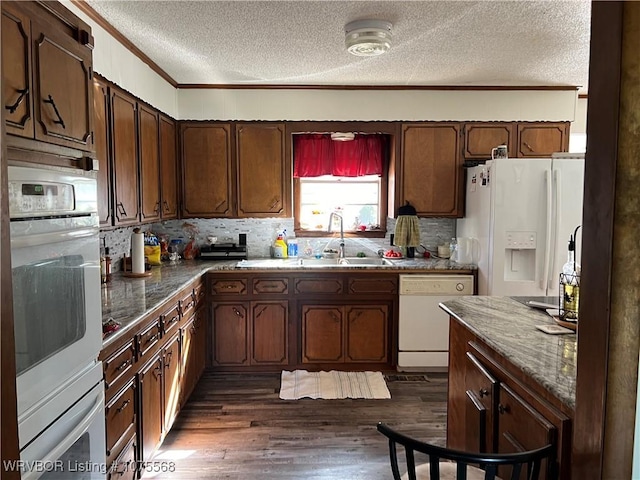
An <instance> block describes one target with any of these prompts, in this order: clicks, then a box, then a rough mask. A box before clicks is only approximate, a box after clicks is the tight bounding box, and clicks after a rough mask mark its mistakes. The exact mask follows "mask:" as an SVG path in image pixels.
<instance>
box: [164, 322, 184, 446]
mask: <svg viewBox="0 0 640 480" xmlns="http://www.w3.org/2000/svg"><path fill="white" fill-rule="evenodd" d="M180 342H181V337H180V334H179V332H176V333H175V335H173V336H172V337H171V338H170V339H169V340H168V341H167V343H166V344H165V346H164V348H163V349H162V363H163V365H162V366H163V368H164V375H163V378H162V381H163V395H162V404H163V418H164V425H163V429H162V431H163V432H164V433H166V432H168V431H169V429H170V428H171V425H173V422H174V420H175V419H176V416H177V415H178V411H179V410H180V353H181V350H180Z"/></svg>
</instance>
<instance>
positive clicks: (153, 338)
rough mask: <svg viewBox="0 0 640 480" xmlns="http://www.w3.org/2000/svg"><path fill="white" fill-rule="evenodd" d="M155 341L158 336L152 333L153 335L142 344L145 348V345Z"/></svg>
mask: <svg viewBox="0 0 640 480" xmlns="http://www.w3.org/2000/svg"><path fill="white" fill-rule="evenodd" d="M157 339H158V334H157V333H154V334H153V335H151V336H150V337H149V338H147V339H146V340H145V341H144V344H145V346H146V345H149V344H150V343H151V342H155V341H156V340H157Z"/></svg>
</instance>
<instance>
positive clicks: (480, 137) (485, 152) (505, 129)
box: [463, 122, 516, 160]
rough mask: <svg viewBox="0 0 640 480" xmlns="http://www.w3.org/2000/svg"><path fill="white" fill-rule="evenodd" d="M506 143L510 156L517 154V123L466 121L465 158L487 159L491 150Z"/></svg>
mask: <svg viewBox="0 0 640 480" xmlns="http://www.w3.org/2000/svg"><path fill="white" fill-rule="evenodd" d="M498 145H506V146H507V153H508V155H509V157H515V156H516V125H515V124H514V123H489V122H483V123H465V125H464V150H463V155H464V158H468V159H475V158H477V159H481V160H487V159H489V158H491V150H492V149H493V148H495V147H497V146H498Z"/></svg>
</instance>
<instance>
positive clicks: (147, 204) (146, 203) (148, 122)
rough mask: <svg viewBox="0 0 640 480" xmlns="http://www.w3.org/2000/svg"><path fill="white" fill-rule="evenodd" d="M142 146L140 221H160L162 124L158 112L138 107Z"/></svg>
mask: <svg viewBox="0 0 640 480" xmlns="http://www.w3.org/2000/svg"><path fill="white" fill-rule="evenodd" d="M138 132H139V134H138V144H139V146H140V200H141V201H140V206H141V208H140V215H141V217H140V220H141V221H143V222H149V221H157V220H160V211H161V204H160V152H159V147H160V123H159V117H158V112H156V111H155V110H152V109H151V108H149V107H147V106H145V105H140V104H139V105H138Z"/></svg>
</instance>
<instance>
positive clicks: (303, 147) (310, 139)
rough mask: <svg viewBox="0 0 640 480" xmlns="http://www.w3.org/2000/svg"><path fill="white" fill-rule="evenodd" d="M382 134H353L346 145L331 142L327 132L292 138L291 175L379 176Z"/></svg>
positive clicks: (382, 155) (298, 135)
mask: <svg viewBox="0 0 640 480" xmlns="http://www.w3.org/2000/svg"><path fill="white" fill-rule="evenodd" d="M385 141H386V139H385V137H384V135H375V134H370V135H365V134H356V136H355V138H354V139H353V140H351V141H347V142H338V141H334V140H331V135H330V134H328V133H326V134H325V133H309V134H297V135H294V136H293V176H294V177H319V176H322V175H333V176H337V177H361V176H363V175H382V165H383V158H384V152H385Z"/></svg>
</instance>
